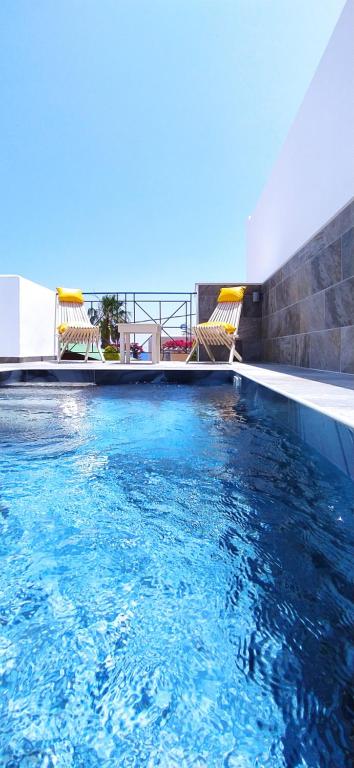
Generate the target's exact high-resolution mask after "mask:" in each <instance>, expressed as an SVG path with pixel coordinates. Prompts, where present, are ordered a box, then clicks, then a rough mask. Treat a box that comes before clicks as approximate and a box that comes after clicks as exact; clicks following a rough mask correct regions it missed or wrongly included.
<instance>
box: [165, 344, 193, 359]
mask: <svg viewBox="0 0 354 768" xmlns="http://www.w3.org/2000/svg"><path fill="white" fill-rule="evenodd" d="M191 346H192V340H191V339H168V340H167V341H165V342H164V343H163V345H162V349H163V353H164V357H165V354H166V353H167V354H166V357H167V355H168V357H169V359H170V360H171V361H172V362H175V363H182V362H183V361H184V360H186V359H187V357H188V355H189V352H190V349H191Z"/></svg>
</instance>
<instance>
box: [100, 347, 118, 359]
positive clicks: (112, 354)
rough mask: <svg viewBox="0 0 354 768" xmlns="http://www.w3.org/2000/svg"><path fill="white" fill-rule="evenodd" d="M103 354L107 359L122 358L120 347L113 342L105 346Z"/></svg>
mask: <svg viewBox="0 0 354 768" xmlns="http://www.w3.org/2000/svg"><path fill="white" fill-rule="evenodd" d="M103 354H104V359H105V360H120V354H119V352H118V349H117V347H114V346H113V344H108V346H107V347H105V348H104V350H103Z"/></svg>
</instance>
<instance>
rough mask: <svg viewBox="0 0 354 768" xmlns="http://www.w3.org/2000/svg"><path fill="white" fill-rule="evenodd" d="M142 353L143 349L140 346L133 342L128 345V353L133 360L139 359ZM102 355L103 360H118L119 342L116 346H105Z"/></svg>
mask: <svg viewBox="0 0 354 768" xmlns="http://www.w3.org/2000/svg"><path fill="white" fill-rule="evenodd" d="M142 351H143V348H142V347H141V346H140V344H137V343H136V342H133V343H132V344H131V345H130V352H131V354H132V357H133V358H134V360H139V357H140V355H141V353H142ZM103 354H104V358H105V360H120V344H119V341H118V342H117V344H107V346H106V347H105V348H104V350H103Z"/></svg>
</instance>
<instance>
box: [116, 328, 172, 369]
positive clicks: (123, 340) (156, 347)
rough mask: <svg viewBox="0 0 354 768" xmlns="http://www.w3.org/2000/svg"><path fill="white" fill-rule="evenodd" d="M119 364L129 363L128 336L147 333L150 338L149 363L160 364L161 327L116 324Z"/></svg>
mask: <svg viewBox="0 0 354 768" xmlns="http://www.w3.org/2000/svg"><path fill="white" fill-rule="evenodd" d="M118 333H119V341H120V362H121V363H130V334H134V333H147V334H149V335H150V336H151V362H152V363H159V362H160V350H161V326H160V325H158V324H157V323H118Z"/></svg>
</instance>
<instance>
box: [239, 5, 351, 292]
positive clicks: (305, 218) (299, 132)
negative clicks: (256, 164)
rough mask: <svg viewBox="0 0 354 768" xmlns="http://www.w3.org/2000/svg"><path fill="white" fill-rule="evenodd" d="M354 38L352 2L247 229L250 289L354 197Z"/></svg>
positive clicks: (333, 36) (268, 275) (343, 14)
mask: <svg viewBox="0 0 354 768" xmlns="http://www.w3.org/2000/svg"><path fill="white" fill-rule="evenodd" d="M353 34H354V0H348V1H347V3H346V5H345V7H344V9H343V12H342V14H341V16H340V18H339V21H338V23H337V26H336V27H335V30H334V32H333V35H332V37H331V39H330V41H329V44H328V46H327V48H326V51H325V53H324V55H323V57H322V60H321V62H320V64H319V66H318V69H317V71H316V73H315V76H314V78H313V80H312V83H311V85H310V87H309V89H308V91H307V93H306V96H305V98H304V101H303V103H302V105H301V107H300V110H299V112H298V114H297V117H296V119H295V121H294V123H293V126H292V128H291V129H290V132H289V134H288V137H287V139H286V141H285V144H284V146H283V148H282V150H281V152H280V155H279V158H278V160H277V162H276V164H275V166H274V169H273V171H272V174H271V176H270V179H269V181H268V183H267V185H266V187H265V188H264V190H263V192H262V194H261V197H260V199H259V201H258V203H257V206H256V209H255V211H254V212H253V214H252V216H251V217H250V219H249V221H248V224H247V280H248V281H249V282H263V281H264V280H266V279H267V278H268V277H270V275H271V274H272V273H273V272H275V271H276V270H277V269H278V268H279V267H280V266H281V265H282V264H284V262H286V261H287V260H288V259H289V258H290V257H291V256H292V255H293V254H294V253H295V252H296V251H297V250H298V249H299V248H300V247H301V246H302V245H303V244H304V243H306V242H307V241H308V240H309V239H310V238H311V237H312V236H313V235H314V234H315V233H316V232H317V231H318V230H319V229H321V228H322V227H323V226H324V225H325V224H326V223H327V221H329V220H330V219H331V218H333V216H334V215H335V214H336V213H337V212H338V211H339V210H340V209H341V208H343V207H344V206H345V205H346V204H347V203H348V202H349V200H350V199H351V198H352V197H353V196H354V150H353V142H354V57H353ZM299 55H301V51H300V52H299ZM289 87H291V83H290V84H289Z"/></svg>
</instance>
